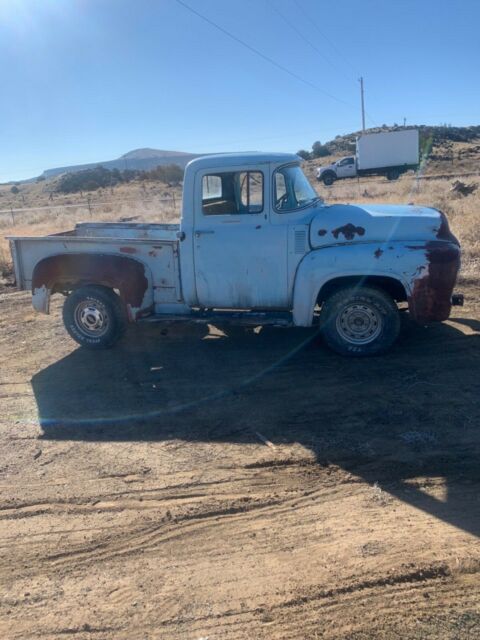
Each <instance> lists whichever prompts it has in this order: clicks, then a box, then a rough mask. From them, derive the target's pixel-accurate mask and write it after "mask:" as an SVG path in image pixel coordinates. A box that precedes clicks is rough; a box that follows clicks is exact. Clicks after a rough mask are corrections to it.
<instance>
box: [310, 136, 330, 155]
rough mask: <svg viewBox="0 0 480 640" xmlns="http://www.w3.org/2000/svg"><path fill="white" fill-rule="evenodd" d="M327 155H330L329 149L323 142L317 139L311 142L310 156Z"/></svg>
mask: <svg viewBox="0 0 480 640" xmlns="http://www.w3.org/2000/svg"><path fill="white" fill-rule="evenodd" d="M329 155H331V154H330V149H329V148H328V147H327V146H326V145H325V144H322V143H321V142H320V141H319V140H317V141H316V142H314V143H313V144H312V153H311V157H312V158H324V157H325V156H329Z"/></svg>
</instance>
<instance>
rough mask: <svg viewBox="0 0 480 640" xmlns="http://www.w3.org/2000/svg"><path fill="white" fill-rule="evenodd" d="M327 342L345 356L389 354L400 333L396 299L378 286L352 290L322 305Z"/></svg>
mask: <svg viewBox="0 0 480 640" xmlns="http://www.w3.org/2000/svg"><path fill="white" fill-rule="evenodd" d="M320 319H321V323H322V332H323V336H324V339H325V342H326V343H327V344H328V346H329V347H330V348H332V349H333V350H334V351H336V352H337V353H340V354H341V355H348V356H357V357H358V356H374V355H378V354H380V353H384V352H385V351H387V350H388V349H389V348H390V347H391V346H392V345H393V343H394V342H395V340H396V339H397V337H398V334H399V331H400V314H399V311H398V307H397V305H396V304H395V302H394V300H393V299H392V298H391V297H390V296H389V295H388V294H386V293H385V292H384V291H382V290H381V289H377V288H375V287H348V288H344V289H340V290H338V291H337V292H336V293H333V294H332V295H331V296H330V297H329V298H328V299H327V300H326V301H325V302H324V304H323V305H322V314H321V318H320Z"/></svg>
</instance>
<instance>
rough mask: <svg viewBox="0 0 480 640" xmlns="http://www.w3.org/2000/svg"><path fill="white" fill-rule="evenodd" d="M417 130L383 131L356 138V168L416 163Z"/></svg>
mask: <svg viewBox="0 0 480 640" xmlns="http://www.w3.org/2000/svg"><path fill="white" fill-rule="evenodd" d="M418 156H419V145H418V130H417V129H406V130H404V131H385V132H383V133H371V134H369V135H363V136H360V137H359V138H357V170H358V171H359V172H361V171H368V170H370V169H382V168H387V167H398V168H404V167H405V166H407V167H409V168H410V167H412V168H413V167H416V166H417V165H418Z"/></svg>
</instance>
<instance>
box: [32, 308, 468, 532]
mask: <svg viewBox="0 0 480 640" xmlns="http://www.w3.org/2000/svg"><path fill="white" fill-rule="evenodd" d="M479 380H480V323H479V322H478V321H476V320H469V319H464V318H459V319H452V322H451V323H449V324H442V325H437V326H435V327H431V328H422V327H415V326H413V325H410V324H409V323H405V327H404V330H403V332H402V336H401V338H400V341H399V343H398V344H397V346H396V347H395V348H394V349H393V350H392V351H391V352H390V353H389V354H388V355H385V356H382V357H378V358H372V359H359V360H357V359H348V358H342V357H340V356H337V355H336V354H334V353H332V352H330V351H329V350H328V349H326V347H325V346H324V345H323V344H322V342H321V340H320V338H319V337H318V336H316V335H315V333H313V332H312V331H311V330H282V329H263V330H261V331H259V332H258V333H256V332H252V331H249V332H245V331H242V330H240V329H238V328H235V330H232V331H228V330H225V333H223V334H222V332H217V333H216V334H212V333H211V332H210V333H209V332H208V328H205V327H201V326H197V327H195V326H174V327H171V328H169V329H168V332H167V335H162V331H161V330H160V327H158V326H144V327H139V328H135V329H134V330H132V332H131V333H130V335H128V336H127V338H126V339H125V340H124V341H123V342H122V343H121V344H120V345H119V346H117V347H116V348H115V349H112V350H110V351H104V352H92V351H87V350H83V349H80V348H78V349H76V350H75V351H73V352H72V353H71V354H69V355H68V356H67V357H65V358H63V359H62V360H60V361H58V362H56V363H55V364H53V365H51V366H49V367H47V368H45V369H44V370H43V371H41V372H39V373H38V374H37V375H35V376H34V377H33V379H32V385H33V390H34V393H35V397H36V401H37V406H38V413H39V419H40V422H41V426H42V430H43V434H42V436H41V437H42V438H43V439H55V440H87V441H131V442H135V441H159V440H171V439H179V440H184V441H198V442H219V443H221V442H229V443H231V442H234V443H238V444H242V443H252V442H255V443H258V442H259V439H258V435H257V434H258V433H261V434H262V435H263V436H265V437H266V438H268V440H270V441H271V442H273V443H279V444H280V443H282V444H284V443H300V444H301V445H303V446H304V447H306V448H307V449H309V450H311V451H312V452H313V454H314V456H315V458H316V461H317V463H318V464H319V465H322V466H323V465H328V464H332V465H337V466H338V467H341V468H343V469H345V470H346V471H348V472H350V473H351V474H354V475H355V476H357V477H360V478H363V479H364V480H365V481H366V482H368V483H369V484H371V485H374V484H375V483H377V484H378V486H379V487H381V489H382V490H383V491H384V492H388V493H389V494H391V495H393V496H395V497H397V498H398V499H400V500H402V501H405V502H408V503H410V504H412V505H414V506H415V507H417V508H419V509H421V510H423V511H425V512H427V513H430V514H431V515H433V516H434V517H437V518H440V519H442V520H444V521H446V522H449V523H451V524H453V525H455V526H457V527H460V528H462V529H464V530H465V531H467V532H470V533H473V534H475V535H479V533H480V510H479V508H478V501H477V493H478V492H477V490H476V489H477V486H478V483H480V466H479V464H478V455H479V453H480V431H479V426H480V394H479V393H478V385H479ZM265 449H266V453H265V455H270V457H272V456H273V457H274V456H275V450H272V449H269V448H267V447H266V448H265ZM418 478H427V479H428V478H435V479H438V478H440V479H444V482H445V487H446V495H445V498H444V499H443V500H439V499H437V498H435V497H432V496H431V495H428V494H427V493H426V492H425V491H424V490H423V487H422V486H421V483H418Z"/></svg>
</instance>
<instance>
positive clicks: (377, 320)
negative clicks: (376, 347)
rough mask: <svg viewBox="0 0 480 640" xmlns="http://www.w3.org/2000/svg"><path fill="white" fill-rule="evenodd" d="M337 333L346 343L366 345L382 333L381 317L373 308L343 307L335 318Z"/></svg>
mask: <svg viewBox="0 0 480 640" xmlns="http://www.w3.org/2000/svg"><path fill="white" fill-rule="evenodd" d="M336 324H337V331H338V333H339V334H340V335H341V337H342V338H343V339H344V340H346V341H347V342H350V343H353V344H368V343H369V342H373V340H375V339H376V338H378V336H379V335H380V332H381V331H382V316H381V314H380V312H379V311H377V309H375V307H371V306H370V305H367V304H363V303H352V304H349V305H347V306H346V307H344V309H343V310H342V312H341V313H340V314H339V315H338V317H337V323H336Z"/></svg>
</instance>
